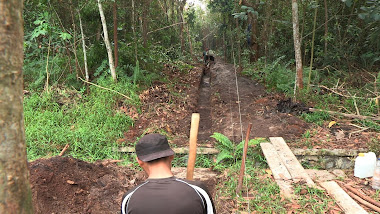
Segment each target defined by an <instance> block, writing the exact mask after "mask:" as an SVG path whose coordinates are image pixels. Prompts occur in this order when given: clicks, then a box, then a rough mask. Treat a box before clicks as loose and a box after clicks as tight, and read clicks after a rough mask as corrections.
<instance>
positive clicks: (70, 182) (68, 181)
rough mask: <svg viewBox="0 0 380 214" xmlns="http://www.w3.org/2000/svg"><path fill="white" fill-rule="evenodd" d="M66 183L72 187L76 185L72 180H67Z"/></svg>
mask: <svg viewBox="0 0 380 214" xmlns="http://www.w3.org/2000/svg"><path fill="white" fill-rule="evenodd" d="M66 182H67V183H68V184H71V185H73V184H75V182H74V181H72V180H67V181H66Z"/></svg>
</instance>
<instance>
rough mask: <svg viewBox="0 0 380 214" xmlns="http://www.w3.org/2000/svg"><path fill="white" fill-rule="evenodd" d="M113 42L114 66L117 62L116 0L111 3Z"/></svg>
mask: <svg viewBox="0 0 380 214" xmlns="http://www.w3.org/2000/svg"><path fill="white" fill-rule="evenodd" d="M113 43H114V54H115V68H117V64H118V63H119V53H118V46H117V3H116V0H115V2H114V3H113Z"/></svg>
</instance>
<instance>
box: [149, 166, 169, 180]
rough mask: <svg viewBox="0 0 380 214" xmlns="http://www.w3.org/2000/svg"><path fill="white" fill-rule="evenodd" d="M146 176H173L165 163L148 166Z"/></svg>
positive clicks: (153, 177) (151, 177) (155, 177)
mask: <svg viewBox="0 0 380 214" xmlns="http://www.w3.org/2000/svg"><path fill="white" fill-rule="evenodd" d="M148 176H149V177H148V178H150V179H157V178H169V177H172V176H173V173H172V171H171V169H170V167H168V166H167V165H165V164H155V165H153V166H150V167H149V172H148Z"/></svg>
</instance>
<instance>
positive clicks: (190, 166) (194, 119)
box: [186, 113, 200, 180]
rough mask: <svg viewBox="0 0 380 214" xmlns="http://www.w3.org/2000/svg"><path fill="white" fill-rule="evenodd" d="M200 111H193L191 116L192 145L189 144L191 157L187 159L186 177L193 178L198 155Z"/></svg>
mask: <svg viewBox="0 0 380 214" xmlns="http://www.w3.org/2000/svg"><path fill="white" fill-rule="evenodd" d="M199 118H200V116H199V113H193V114H192V116H191V128H190V145H189V159H188V161H187V175H186V179H188V180H193V175H194V167H195V160H196V156H197V138H198V127H199Z"/></svg>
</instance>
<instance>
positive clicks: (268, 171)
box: [265, 169, 273, 175]
mask: <svg viewBox="0 0 380 214" xmlns="http://www.w3.org/2000/svg"><path fill="white" fill-rule="evenodd" d="M265 172H266V173H267V174H268V175H272V174H273V173H272V170H270V169H266V170H265Z"/></svg>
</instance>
